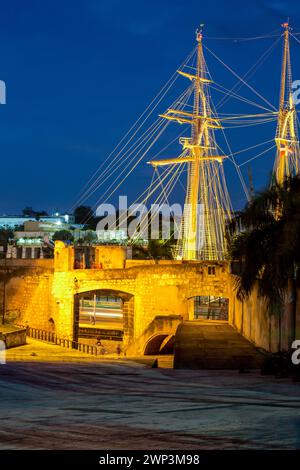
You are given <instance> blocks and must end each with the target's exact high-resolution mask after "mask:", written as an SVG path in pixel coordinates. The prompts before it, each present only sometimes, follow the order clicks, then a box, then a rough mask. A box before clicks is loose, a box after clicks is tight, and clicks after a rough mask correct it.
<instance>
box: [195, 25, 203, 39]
mask: <svg viewBox="0 0 300 470" xmlns="http://www.w3.org/2000/svg"><path fill="white" fill-rule="evenodd" d="M203 26H204V24H200V29H198V28H197V29H196V41H197V42H201V41H202V37H203V36H202V30H203Z"/></svg>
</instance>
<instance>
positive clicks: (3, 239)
mask: <svg viewBox="0 0 300 470" xmlns="http://www.w3.org/2000/svg"><path fill="white" fill-rule="evenodd" d="M13 237H14V232H13V230H11V229H8V228H0V246H4V250H5V251H6V250H7V245H8V242H9V240H11V239H12V238H13Z"/></svg>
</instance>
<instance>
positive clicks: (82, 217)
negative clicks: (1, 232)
mask: <svg viewBox="0 0 300 470" xmlns="http://www.w3.org/2000/svg"><path fill="white" fill-rule="evenodd" d="M74 216H75V223H76V224H83V225H89V224H90V223H91V221H93V220H94V212H93V210H92V208H91V207H89V206H78V207H76V209H75V210H74Z"/></svg>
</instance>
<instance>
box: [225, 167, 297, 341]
mask: <svg viewBox="0 0 300 470" xmlns="http://www.w3.org/2000/svg"><path fill="white" fill-rule="evenodd" d="M228 228H229V230H228V235H229V255H230V257H231V259H233V260H239V261H240V262H241V266H242V272H241V276H240V277H238V278H237V296H238V298H239V299H240V300H242V299H244V298H247V297H249V295H250V293H251V292H252V290H253V288H254V286H255V285H256V283H257V280H258V279H259V283H258V292H259V295H260V296H261V297H263V298H264V299H265V300H266V302H267V306H268V311H269V313H270V315H272V314H275V315H277V316H278V319H279V334H280V337H279V349H280V348H281V319H282V313H283V307H284V303H285V301H286V299H287V296H289V298H290V299H292V301H291V302H290V304H291V309H292V312H290V313H291V314H292V318H293V323H294V324H293V326H292V328H291V330H292V331H291V332H290V338H289V341H290V340H291V341H292V340H293V339H294V336H295V317H296V293H297V291H296V270H297V267H298V266H299V262H300V177H298V176H297V177H294V178H289V179H287V180H286V181H285V182H284V184H283V185H281V186H279V185H278V184H276V183H275V184H274V185H273V186H272V187H270V188H269V189H267V190H266V191H264V192H261V193H259V194H258V195H257V196H256V197H255V198H254V199H253V200H252V201H251V202H250V203H249V204H248V205H247V206H246V208H245V209H244V210H243V211H241V212H239V213H237V214H236V216H235V218H234V219H233V221H232V222H231V223H230V224H229V226H228Z"/></svg>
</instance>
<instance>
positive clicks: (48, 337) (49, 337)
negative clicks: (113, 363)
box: [23, 326, 105, 356]
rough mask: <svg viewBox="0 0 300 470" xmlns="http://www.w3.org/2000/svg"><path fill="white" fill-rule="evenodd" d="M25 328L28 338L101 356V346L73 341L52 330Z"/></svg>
mask: <svg viewBox="0 0 300 470" xmlns="http://www.w3.org/2000/svg"><path fill="white" fill-rule="evenodd" d="M23 328H26V334H27V336H29V337H30V338H33V339H37V340H39V341H45V342H47V343H52V344H56V345H57V346H61V347H63V348H67V349H75V350H76V351H79V352H82V353H84V354H90V355H92V356H103V355H104V354H105V353H104V352H103V349H104V348H102V347H99V346H94V345H92V344H85V343H79V342H78V341H73V340H71V339H67V338H60V337H59V336H57V335H56V333H54V332H52V331H46V330H40V329H39V328H32V327H29V326H27V327H23Z"/></svg>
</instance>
